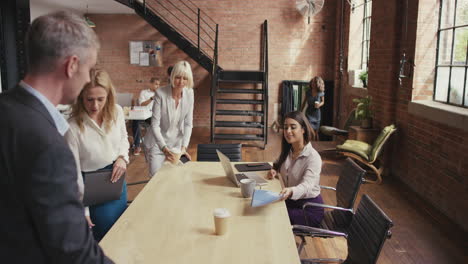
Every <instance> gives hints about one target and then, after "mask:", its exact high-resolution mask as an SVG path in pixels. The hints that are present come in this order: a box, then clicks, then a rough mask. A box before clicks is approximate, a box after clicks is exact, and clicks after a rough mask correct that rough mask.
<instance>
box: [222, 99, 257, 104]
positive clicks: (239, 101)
mask: <svg viewBox="0 0 468 264" xmlns="http://www.w3.org/2000/svg"><path fill="white" fill-rule="evenodd" d="M216 103H218V104H263V100H246V99H216Z"/></svg>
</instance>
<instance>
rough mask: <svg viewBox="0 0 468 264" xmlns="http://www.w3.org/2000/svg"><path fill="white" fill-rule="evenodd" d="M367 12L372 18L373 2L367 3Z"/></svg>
mask: <svg viewBox="0 0 468 264" xmlns="http://www.w3.org/2000/svg"><path fill="white" fill-rule="evenodd" d="M366 8H367V10H366V12H367V16H372V2H371V1H369V0H368V1H367V3H366Z"/></svg>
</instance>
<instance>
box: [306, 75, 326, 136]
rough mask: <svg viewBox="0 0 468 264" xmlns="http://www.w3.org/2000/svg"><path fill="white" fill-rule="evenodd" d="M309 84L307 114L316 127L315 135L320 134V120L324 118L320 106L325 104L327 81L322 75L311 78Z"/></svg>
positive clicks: (313, 126) (311, 123)
mask: <svg viewBox="0 0 468 264" xmlns="http://www.w3.org/2000/svg"><path fill="white" fill-rule="evenodd" d="M309 85H310V89H309V90H307V92H306V100H307V104H308V107H307V110H306V116H307V119H308V120H309V122H310V125H311V126H312V128H313V129H314V132H315V135H316V136H318V130H319V128H320V121H321V119H322V113H321V112H320V107H322V106H323V105H324V104H325V83H324V82H323V79H322V78H321V77H319V76H316V77H314V78H312V80H310V83H309ZM314 139H315V138H314ZM314 139H313V140H314Z"/></svg>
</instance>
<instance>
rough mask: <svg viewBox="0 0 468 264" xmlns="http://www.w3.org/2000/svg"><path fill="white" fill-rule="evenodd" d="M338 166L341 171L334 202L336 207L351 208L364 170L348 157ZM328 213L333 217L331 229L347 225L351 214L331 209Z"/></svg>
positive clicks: (362, 178)
mask: <svg viewBox="0 0 468 264" xmlns="http://www.w3.org/2000/svg"><path fill="white" fill-rule="evenodd" d="M339 168H340V169H341V171H340V172H339V173H338V177H339V178H338V182H337V184H336V203H337V206H338V207H342V208H347V209H352V208H353V206H354V202H355V201H356V197H357V194H358V192H359V189H360V187H361V184H362V183H363V182H364V175H365V174H366V171H365V170H364V169H362V168H361V167H360V166H359V165H357V164H356V163H355V162H354V161H353V160H352V159H350V158H346V160H345V161H344V163H343V165H341V166H340V167H339ZM330 214H331V215H332V218H333V227H330V228H333V229H336V228H346V227H348V226H349V224H350V223H351V219H352V215H353V214H352V213H351V212H346V211H341V210H333V211H331V212H330Z"/></svg>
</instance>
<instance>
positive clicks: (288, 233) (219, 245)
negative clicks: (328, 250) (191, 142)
mask: <svg viewBox="0 0 468 264" xmlns="http://www.w3.org/2000/svg"><path fill="white" fill-rule="evenodd" d="M257 173H263V174H265V173H266V171H264V172H257ZM224 175H225V174H224V171H223V169H222V167H221V164H220V163H219V162H189V163H186V164H185V165H181V166H173V165H170V164H166V165H165V166H164V167H163V168H162V169H161V170H160V171H159V172H158V173H157V174H156V176H155V177H153V178H152V179H151V181H150V182H149V183H148V184H147V185H146V186H145V188H144V189H143V190H142V191H141V192H140V194H139V195H138V196H137V197H136V199H135V200H134V201H133V202H132V203H131V205H130V206H129V207H128V209H127V210H126V211H125V213H124V214H123V215H122V216H121V217H120V219H119V220H118V221H117V222H116V223H115V225H114V226H113V227H112V229H111V230H110V231H109V232H108V233H107V235H106V236H105V237H104V239H103V240H102V241H101V243H100V245H101V246H102V248H103V249H104V252H105V253H106V255H108V256H109V257H110V258H111V259H113V260H114V261H115V262H116V263H119V264H123V263H125V264H132V263H200V264H208V263H216V264H219V263H236V264H238V263H243V264H249V263H252V264H253V263H255V264H259V263H265V264H266V263H268V264H274V263H281V264H285V263H288V264H292V263H300V260H299V255H298V253H297V249H296V244H295V240H294V236H293V233H292V230H291V225H290V223H289V218H288V213H287V210H286V205H285V203H284V202H276V203H273V204H269V205H266V206H264V207H257V208H252V207H251V206H250V198H243V197H242V196H241V194H240V188H237V187H234V185H233V184H232V183H231V182H230V181H229V180H228V178H227V177H226V176H224ZM262 188H263V189H266V190H272V191H279V190H280V189H281V187H280V182H279V181H278V180H277V179H275V180H272V181H270V182H269V184H268V185H267V186H264V187H262ZM219 207H224V208H227V209H228V210H229V211H230V213H231V215H232V216H231V219H230V225H229V231H228V234H226V235H224V236H216V235H215V234H214V221H213V209H215V208H219Z"/></svg>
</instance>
